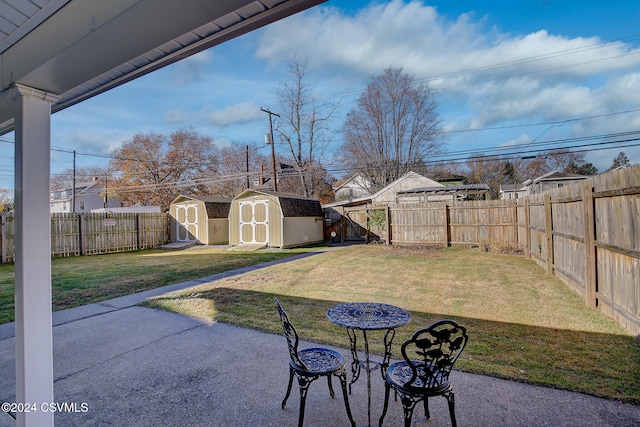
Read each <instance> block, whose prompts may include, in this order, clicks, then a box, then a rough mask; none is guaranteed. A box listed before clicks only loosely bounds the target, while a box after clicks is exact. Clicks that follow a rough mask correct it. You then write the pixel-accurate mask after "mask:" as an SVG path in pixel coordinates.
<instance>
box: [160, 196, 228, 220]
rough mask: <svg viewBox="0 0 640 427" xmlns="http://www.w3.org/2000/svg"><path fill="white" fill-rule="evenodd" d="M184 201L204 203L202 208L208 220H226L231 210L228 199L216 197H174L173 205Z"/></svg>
mask: <svg viewBox="0 0 640 427" xmlns="http://www.w3.org/2000/svg"><path fill="white" fill-rule="evenodd" d="M184 200H199V201H201V202H204V207H205V209H206V210H207V216H208V217H209V218H226V217H228V216H229V210H230V209H231V201H232V200H233V199H231V198H230V197H218V196H199V195H196V196H185V195H182V194H181V195H180V196H178V197H176V198H175V199H174V200H173V202H171V203H172V204H173V203H178V202H182V201H184Z"/></svg>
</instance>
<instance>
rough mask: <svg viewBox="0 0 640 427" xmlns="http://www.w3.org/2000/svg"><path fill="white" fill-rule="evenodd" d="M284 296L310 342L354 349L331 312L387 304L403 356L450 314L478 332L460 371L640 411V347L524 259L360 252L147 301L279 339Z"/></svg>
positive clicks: (381, 249) (451, 252)
mask: <svg viewBox="0 0 640 427" xmlns="http://www.w3.org/2000/svg"><path fill="white" fill-rule="evenodd" d="M274 297H278V298H279V300H280V301H281V303H282V304H283V306H284V307H285V309H286V310H287V312H288V313H289V316H290V318H291V320H292V321H293V322H294V324H296V327H297V328H298V331H299V332H300V334H301V335H302V336H303V337H304V339H306V340H311V341H315V342H319V343H326V344H332V345H336V346H340V347H343V348H347V347H348V345H349V343H348V340H347V336H346V333H345V332H344V329H342V328H340V327H338V326H336V325H333V324H332V323H331V322H329V321H328V320H327V318H326V311H327V310H328V309H329V308H330V307H332V306H333V305H335V304H339V303H341V302H348V301H378V302H384V303H389V304H394V305H399V306H401V307H404V308H406V309H407V310H409V311H410V312H411V314H412V317H413V318H412V321H411V322H410V323H409V324H408V325H406V326H404V327H402V328H399V330H398V334H397V335H396V338H395V341H394V354H395V356H396V357H397V356H398V343H401V342H402V341H403V340H404V339H406V338H408V337H409V336H410V335H411V334H412V333H413V332H414V331H415V330H416V329H418V328H420V327H424V326H427V325H429V324H430V323H432V322H434V321H435V320H438V319H442V318H451V319H454V320H456V321H458V322H460V323H462V324H463V325H465V326H466V327H467V329H468V331H469V335H470V340H469V344H468V346H467V348H466V349H465V352H464V353H463V355H462V357H461V359H460V360H459V362H458V364H457V365H456V367H457V368H458V369H461V370H464V371H467V372H474V373H481V374H486V375H491V376H496V377H501V378H507V379H512V380H516V381H522V382H527V383H531V384H539V385H544V386H550V387H555V388H562V389H567V390H574V391H580V392H584V393H589V394H593V395H597V396H602V397H607V398H611V399H619V400H622V401H626V402H632V403H635V404H640V346H639V341H638V340H637V339H636V338H635V337H633V336H631V335H629V334H628V333H627V332H626V331H625V330H623V329H622V328H621V327H620V326H619V325H618V324H616V323H615V322H613V321H612V320H610V319H608V318H607V317H606V316H604V315H603V314H602V313H600V312H599V311H597V310H595V309H590V308H587V307H586V306H585V304H584V302H583V300H582V299H581V298H580V297H579V296H578V295H577V294H575V293H574V292H573V291H571V290H570V289H569V288H568V287H567V286H566V285H564V284H563V283H561V282H560V281H559V280H557V279H555V278H553V277H550V276H546V275H545V273H544V269H542V268H541V267H539V266H538V265H536V264H535V263H533V262H532V261H530V260H527V259H525V258H524V257H522V256H519V255H498V254H491V253H485V252H483V251H479V250H472V249H453V248H449V249H445V250H410V249H398V248H390V247H385V246H381V245H367V246H353V247H349V248H344V249H340V250H338V251H334V252H330V253H327V254H323V255H321V256H313V257H308V258H305V259H302V260H298V261H295V262H292V263H285V264H281V265H277V266H273V267H270V268H268V269H266V270H260V271H256V272H252V273H249V274H245V275H242V276H236V277H232V278H228V279H225V280H222V281H219V282H215V283H212V284H206V285H202V286H199V287H197V288H195V289H193V290H190V291H184V292H181V293H178V294H177V295H172V296H170V297H163V298H158V299H156V300H155V301H153V302H151V303H148V305H150V306H154V307H158V308H164V309H168V310H172V311H176V312H179V313H183V314H188V315H191V316H199V317H202V318H206V319H209V320H217V321H220V322H225V323H231V324H235V325H240V326H244V327H248V328H254V329H258V330H263V331H268V332H275V333H280V332H281V326H280V323H279V319H278V316H277V312H276V310H275V305H274V302H273V298H274ZM373 336H374V337H375V335H373ZM370 341H372V342H375V341H377V342H381V341H382V337H381V336H380V337H379V339H377V340H376V339H375V338H372V339H370ZM373 351H376V352H381V351H382V348H381V346H378V347H374V348H373Z"/></svg>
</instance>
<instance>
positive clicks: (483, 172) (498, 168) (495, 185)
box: [465, 156, 514, 199]
mask: <svg viewBox="0 0 640 427" xmlns="http://www.w3.org/2000/svg"><path fill="white" fill-rule="evenodd" d="M465 166H466V167H467V169H468V171H469V172H468V182H469V184H487V185H488V186H489V193H490V194H491V198H492V199H495V198H497V197H498V189H499V187H500V184H514V182H506V181H507V180H509V179H512V178H510V177H509V175H510V174H509V167H508V166H507V162H505V161H504V160H502V159H500V158H498V157H486V156H478V157H470V158H469V159H468V160H467V162H466V164H465Z"/></svg>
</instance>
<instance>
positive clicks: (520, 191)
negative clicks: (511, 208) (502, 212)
mask: <svg viewBox="0 0 640 427" xmlns="http://www.w3.org/2000/svg"><path fill="white" fill-rule="evenodd" d="M529 183H531V180H530V179H528V180H526V181H525V182H523V183H522V184H502V185H500V187H499V191H500V200H512V199H519V198H521V197H524V196H526V195H527V185H528V184H529Z"/></svg>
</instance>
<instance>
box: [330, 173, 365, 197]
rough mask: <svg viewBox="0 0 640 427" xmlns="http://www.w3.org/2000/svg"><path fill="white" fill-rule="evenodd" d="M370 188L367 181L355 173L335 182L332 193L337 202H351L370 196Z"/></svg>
mask: <svg viewBox="0 0 640 427" xmlns="http://www.w3.org/2000/svg"><path fill="white" fill-rule="evenodd" d="M370 187H371V183H370V182H369V180H368V179H366V178H365V177H364V176H362V174H360V173H357V174H355V175H352V176H351V177H349V178H347V179H341V180H338V181H336V183H335V184H334V185H333V192H334V194H335V196H336V197H335V199H336V200H338V201H341V200H353V199H358V198H360V197H364V196H368V195H370V194H371V193H370V191H369V188H370Z"/></svg>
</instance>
